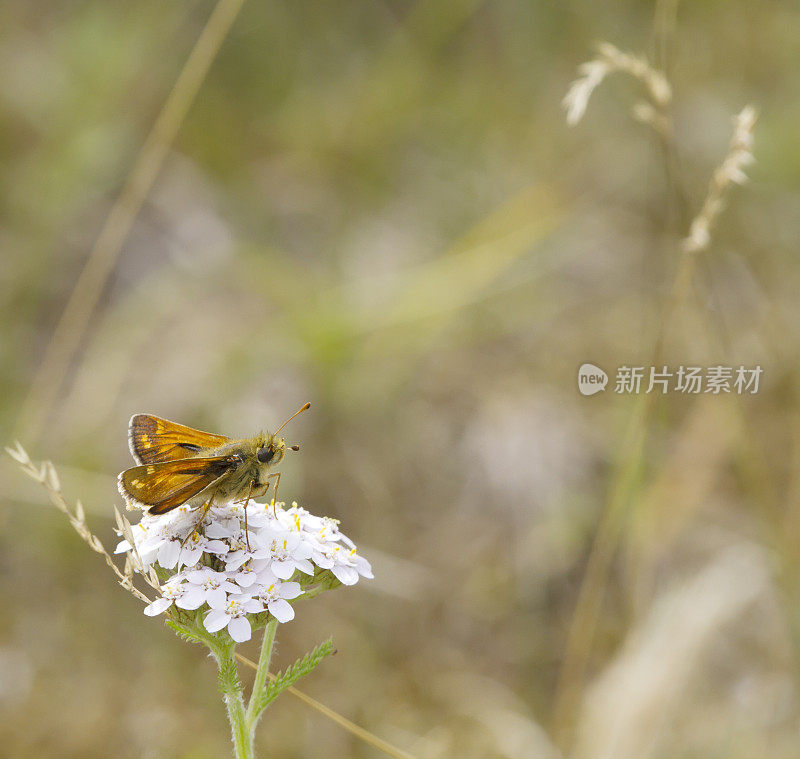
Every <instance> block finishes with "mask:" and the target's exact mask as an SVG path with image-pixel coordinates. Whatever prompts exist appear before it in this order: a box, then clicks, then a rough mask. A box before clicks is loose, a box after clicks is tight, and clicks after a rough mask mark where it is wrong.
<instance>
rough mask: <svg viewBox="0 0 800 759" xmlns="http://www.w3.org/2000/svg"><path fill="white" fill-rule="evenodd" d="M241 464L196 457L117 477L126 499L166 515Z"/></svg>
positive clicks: (148, 466)
mask: <svg viewBox="0 0 800 759" xmlns="http://www.w3.org/2000/svg"><path fill="white" fill-rule="evenodd" d="M238 463H239V459H237V458H236V457H235V456H214V457H210V458H203V457H195V458H189V459H176V460H174V461H162V462H160V463H155V464H142V465H140V466H134V467H131V468H130V469H126V470H125V471H124V472H122V473H120V475H119V477H118V478H117V486H118V488H119V492H120V494H121V495H122V497H123V498H125V499H126V500H127V501H129V502H130V503H132V504H133V505H135V506H139V507H140V508H145V509H147V510H148V511H149V513H150V514H165V513H166V512H167V511H171V510H172V509H174V508H176V507H177V506H180V505H181V504H183V503H186V501H188V500H189V499H190V498H193V497H194V496H196V495H198V494H199V493H200V492H202V491H203V490H205V489H206V488H207V487H208V486H209V485H211V484H212V483H214V482H216V480H218V479H219V478H220V477H222V476H224V475H225V474H227V473H228V472H230V471H231V470H232V469H234V468H235V467H236V465H237V464H238Z"/></svg>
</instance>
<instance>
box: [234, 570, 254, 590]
mask: <svg viewBox="0 0 800 759" xmlns="http://www.w3.org/2000/svg"><path fill="white" fill-rule="evenodd" d="M255 581H256V573H255V572H239V574H238V575H236V582H237V583H239V585H240V587H242V588H249V587H250V586H251V585H252V584H253V583H254V582H255Z"/></svg>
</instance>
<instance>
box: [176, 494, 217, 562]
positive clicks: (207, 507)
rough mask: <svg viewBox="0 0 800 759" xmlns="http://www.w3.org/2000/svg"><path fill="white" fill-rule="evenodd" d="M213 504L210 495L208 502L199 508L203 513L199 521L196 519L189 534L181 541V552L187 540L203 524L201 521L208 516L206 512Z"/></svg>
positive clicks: (212, 498)
mask: <svg viewBox="0 0 800 759" xmlns="http://www.w3.org/2000/svg"><path fill="white" fill-rule="evenodd" d="M213 503H214V496H213V495H212V496H211V498H209V499H208V501H206V503H204V504H203V505H202V506H201V507H200V508H201V509H202V510H203V513H202V514H201V515H200V519H198V520H197V521H196V522H195V524H194V527H192V530H191V532H190V533H189V534H188V535H187V536H186V537H185V538H184V539H183V540H182V541H181V550H183V546H184V544H185V543H186V541H187V540H189V538H190V537H192V535H194V534H195V533H196V532H197V530H198V528H199V527H200V525H201V524H203V520H204V519H205V518H206V514H208V512H209V511H210V510H211V506H212V504H213Z"/></svg>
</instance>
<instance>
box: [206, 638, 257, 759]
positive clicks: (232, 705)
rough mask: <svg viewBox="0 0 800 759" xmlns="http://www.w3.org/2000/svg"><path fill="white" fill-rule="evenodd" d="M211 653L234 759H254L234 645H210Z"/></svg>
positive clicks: (232, 643) (231, 643)
mask: <svg viewBox="0 0 800 759" xmlns="http://www.w3.org/2000/svg"><path fill="white" fill-rule="evenodd" d="M210 647H211V651H212V652H213V654H214V658H216V660H217V664H218V665H219V686H220V690H221V691H222V698H223V700H224V701H225V707H226V709H227V710H228V721H229V722H230V723H231V738H232V739H233V749H234V753H235V755H236V759H254V758H255V751H254V745H253V731H252V730H250V728H249V725H248V722H247V715H246V713H245V708H244V692H243V689H242V684H241V682H240V681H239V676H238V673H237V667H236V657H235V648H236V644H235V643H234V642H233V641H231V642H230V643H222V644H214V645H211V646H210Z"/></svg>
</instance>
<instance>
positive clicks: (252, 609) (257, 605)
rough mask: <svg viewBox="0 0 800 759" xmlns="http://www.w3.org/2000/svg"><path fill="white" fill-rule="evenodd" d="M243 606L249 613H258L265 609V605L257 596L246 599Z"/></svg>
mask: <svg viewBox="0 0 800 759" xmlns="http://www.w3.org/2000/svg"><path fill="white" fill-rule="evenodd" d="M242 608H243V609H244V610H245V611H246V612H247V613H248V614H258V612H260V611H264V605H263V604H262V603H261V601H259V600H258V599H257V598H251V599H250V600H249V601H245V602H244V603H243V604H242Z"/></svg>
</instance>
